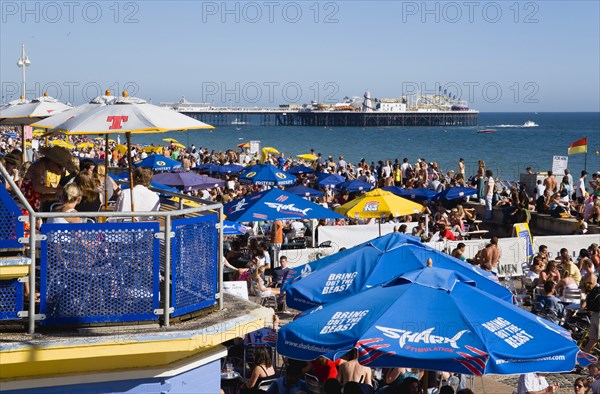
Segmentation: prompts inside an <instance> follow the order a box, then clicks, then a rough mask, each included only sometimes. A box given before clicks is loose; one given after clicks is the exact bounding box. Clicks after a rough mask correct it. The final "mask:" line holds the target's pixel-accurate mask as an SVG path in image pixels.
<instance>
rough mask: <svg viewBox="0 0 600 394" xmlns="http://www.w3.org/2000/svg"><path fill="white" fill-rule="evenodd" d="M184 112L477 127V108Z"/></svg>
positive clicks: (332, 123) (234, 119)
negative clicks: (474, 109)
mask: <svg viewBox="0 0 600 394" xmlns="http://www.w3.org/2000/svg"><path fill="white" fill-rule="evenodd" d="M181 112H182V113H184V114H185V115H188V116H190V117H192V118H195V119H198V120H200V121H202V122H205V123H208V124H211V125H214V126H232V125H239V126H243V125H260V126H318V127H389V126H404V127H412V126H443V127H453V126H477V119H478V116H479V111H472V110H471V111H406V112H377V111H373V112H365V111H294V110H292V111H290V110H284V109H259V108H256V109H254V108H252V109H244V108H235V109H213V108H211V109H207V110H205V111H194V112H186V111H181Z"/></svg>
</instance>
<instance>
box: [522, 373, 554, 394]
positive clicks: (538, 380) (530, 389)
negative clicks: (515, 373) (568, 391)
mask: <svg viewBox="0 0 600 394" xmlns="http://www.w3.org/2000/svg"><path fill="white" fill-rule="evenodd" d="M557 388H558V385H557V384H556V383H555V384H553V385H549V384H548V381H547V380H546V377H545V375H544V374H541V373H536V372H530V373H524V374H522V375H521V376H519V386H518V389H517V394H542V393H555V392H556V389H557Z"/></svg>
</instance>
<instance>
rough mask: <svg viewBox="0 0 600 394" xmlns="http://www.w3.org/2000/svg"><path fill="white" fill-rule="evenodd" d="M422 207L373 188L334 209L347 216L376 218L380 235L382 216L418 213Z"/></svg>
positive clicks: (421, 210)
mask: <svg viewBox="0 0 600 394" xmlns="http://www.w3.org/2000/svg"><path fill="white" fill-rule="evenodd" d="M424 209H425V207H424V206H423V205H421V204H417V203H415V202H412V201H410V200H407V199H406V198H402V197H399V196H396V195H395V194H393V193H390V192H386V191H385V190H381V189H374V190H372V191H370V192H367V193H365V194H363V195H362V196H360V197H357V198H355V199H354V200H352V201H348V202H347V203H345V204H344V205H341V206H339V207H337V208H335V211H336V212H337V213H339V214H342V215H344V216H347V217H349V218H363V219H366V218H378V219H379V224H380V226H379V235H381V219H382V218H384V217H387V216H390V215H391V216H393V217H398V216H404V215H410V214H414V213H420V212H423V210H424Z"/></svg>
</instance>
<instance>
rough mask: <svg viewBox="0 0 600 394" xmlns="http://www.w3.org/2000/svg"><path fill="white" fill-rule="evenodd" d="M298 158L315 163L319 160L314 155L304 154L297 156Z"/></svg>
mask: <svg viewBox="0 0 600 394" xmlns="http://www.w3.org/2000/svg"><path fill="white" fill-rule="evenodd" d="M296 157H297V158H299V159H302V160H308V161H314V160H317V159H318V158H319V156H317V155H315V154H313V153H303V154H301V155H296Z"/></svg>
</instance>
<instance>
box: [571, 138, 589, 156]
mask: <svg viewBox="0 0 600 394" xmlns="http://www.w3.org/2000/svg"><path fill="white" fill-rule="evenodd" d="M575 153H587V137H583V138H581V139H579V140H577V141H575V142H573V143H572V144H571V145H570V146H569V150H568V151H567V154H569V155H574V154H575Z"/></svg>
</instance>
